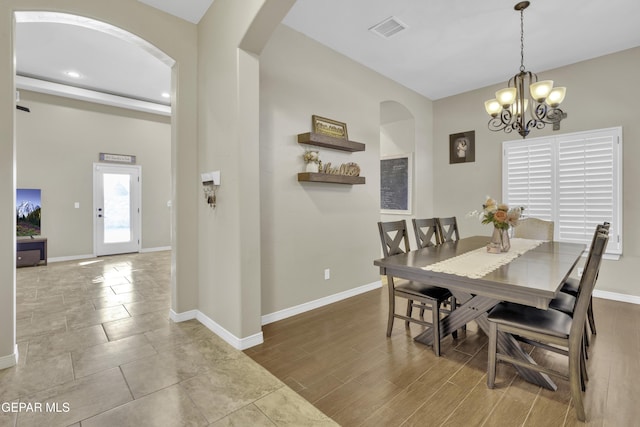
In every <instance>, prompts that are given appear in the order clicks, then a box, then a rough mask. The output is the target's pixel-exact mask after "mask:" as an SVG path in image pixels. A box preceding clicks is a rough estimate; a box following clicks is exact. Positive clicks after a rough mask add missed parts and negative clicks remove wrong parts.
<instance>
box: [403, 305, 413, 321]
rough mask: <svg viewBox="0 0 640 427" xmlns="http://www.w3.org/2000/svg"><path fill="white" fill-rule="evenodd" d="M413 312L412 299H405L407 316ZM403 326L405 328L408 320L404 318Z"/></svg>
mask: <svg viewBox="0 0 640 427" xmlns="http://www.w3.org/2000/svg"><path fill="white" fill-rule="evenodd" d="M412 313H413V300H411V299H410V300H407V317H411V314H412ZM404 326H405V328H408V327H409V321H408V320H405V322H404Z"/></svg>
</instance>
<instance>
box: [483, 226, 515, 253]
mask: <svg viewBox="0 0 640 427" xmlns="http://www.w3.org/2000/svg"><path fill="white" fill-rule="evenodd" d="M509 249H511V241H510V240H509V230H508V229H507V230H503V229H500V228H497V227H493V234H492V235H491V242H490V243H489V245H488V246H487V251H489V252H493V253H500V252H509Z"/></svg>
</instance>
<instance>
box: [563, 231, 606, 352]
mask: <svg viewBox="0 0 640 427" xmlns="http://www.w3.org/2000/svg"><path fill="white" fill-rule="evenodd" d="M610 227H611V224H610V223H608V222H604V223H602V224H598V226H597V227H596V231H595V232H594V234H593V239H592V240H591V245H590V247H589V252H591V250H593V245H594V244H595V241H596V237H597V235H598V233H599V232H600V231H606V232H609V228H610ZM579 291H580V279H578V278H575V277H569V278H567V280H566V281H565V282H564V283H563V284H562V288H561V289H560V294H558V297H556V298H554V300H553V301H555V303H554V302H553V301H552V303H553V308H555V309H556V310H561V311H565V312H567V310H570V309H571V308H572V307H573V306H575V299H576V297H577V296H578V292H579ZM587 321H588V325H589V329H590V330H591V333H592V334H593V335H596V319H595V317H594V316H593V298H591V301H590V302H589V308H588V309H587ZM587 339H588V337H587ZM586 343H587V345H588V344H589V341H588V340H587V341H586Z"/></svg>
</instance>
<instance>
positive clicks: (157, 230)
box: [16, 91, 171, 258]
mask: <svg viewBox="0 0 640 427" xmlns="http://www.w3.org/2000/svg"><path fill="white" fill-rule="evenodd" d="M20 97H21V104H22V105H25V106H28V107H29V108H30V109H31V112H30V113H19V114H17V116H16V135H17V137H16V140H17V141H16V150H17V156H16V157H17V168H16V169H17V187H18V188H40V189H41V190H42V212H43V215H42V235H43V236H45V237H47V239H48V242H47V246H48V256H49V258H56V257H73V256H84V255H92V254H93V168H92V166H93V163H94V162H98V154H99V153H119V154H131V155H134V156H136V164H137V165H140V166H141V167H142V206H141V208H142V218H141V220H142V223H141V225H142V249H143V250H144V249H149V248H157V247H168V246H170V245H171V238H170V230H169V227H170V216H169V207H167V201H169V200H170V199H171V194H170V189H171V125H170V123H169V122H170V119H169V118H167V117H162V116H157V115H152V114H146V113H138V112H134V111H131V110H124V109H121V108H115V107H108V106H102V105H98V104H91V103H88V102H83V101H75V100H70V99H66V98H60V97H57V96H51V95H42V94H38V93H33V92H27V91H21V92H20ZM75 202H79V203H80V208H79V209H76V208H74V203H75Z"/></svg>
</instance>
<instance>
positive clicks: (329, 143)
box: [298, 132, 365, 152]
mask: <svg viewBox="0 0 640 427" xmlns="http://www.w3.org/2000/svg"><path fill="white" fill-rule="evenodd" d="M298 143H299V144H309V145H315V146H318V147H324V148H333V149H334V150H342V151H350V152H354V151H364V148H365V145H364V144H363V143H361V142H355V141H349V140H348V139H342V138H334V137H333V136H329V135H322V134H320V133H314V132H307V133H300V134H298Z"/></svg>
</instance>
